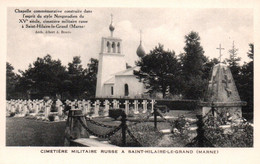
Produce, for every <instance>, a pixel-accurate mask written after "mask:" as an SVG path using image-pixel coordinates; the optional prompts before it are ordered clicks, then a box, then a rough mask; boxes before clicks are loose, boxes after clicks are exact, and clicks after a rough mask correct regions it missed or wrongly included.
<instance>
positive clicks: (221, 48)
mask: <svg viewBox="0 0 260 164" xmlns="http://www.w3.org/2000/svg"><path fill="white" fill-rule="evenodd" d="M217 49H219V62H220V63H221V56H222V54H221V50H224V48H221V44H219V48H217Z"/></svg>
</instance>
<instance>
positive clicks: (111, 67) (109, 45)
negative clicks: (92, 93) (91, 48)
mask: <svg viewBox="0 0 260 164" xmlns="http://www.w3.org/2000/svg"><path fill="white" fill-rule="evenodd" d="M109 30H110V36H109V37H102V39H101V52H100V53H99V63H98V73H97V85H96V97H105V96H106V95H105V91H104V84H105V82H106V81H108V80H110V79H111V78H113V77H114V76H113V74H115V73H117V72H120V71H123V70H125V69H126V62H125V58H124V57H125V55H124V54H123V53H122V39H120V38H116V37H114V36H113V32H114V30H115V27H114V25H113V15H112V14H111V23H110V25H109Z"/></svg>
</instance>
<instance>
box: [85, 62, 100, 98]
mask: <svg viewBox="0 0 260 164" xmlns="http://www.w3.org/2000/svg"><path fill="white" fill-rule="evenodd" d="M97 71H98V60H97V59H94V58H91V59H90V63H88V68H87V69H86V70H85V72H86V77H85V82H86V92H87V93H86V94H87V96H89V97H94V96H95V92H96V83H97Z"/></svg>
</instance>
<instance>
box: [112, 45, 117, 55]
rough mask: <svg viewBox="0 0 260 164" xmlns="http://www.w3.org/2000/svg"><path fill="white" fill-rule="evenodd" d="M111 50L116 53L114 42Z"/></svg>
mask: <svg viewBox="0 0 260 164" xmlns="http://www.w3.org/2000/svg"><path fill="white" fill-rule="evenodd" d="M112 49H113V53H116V44H115V42H113V43H112Z"/></svg>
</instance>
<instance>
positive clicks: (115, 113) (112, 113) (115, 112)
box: [108, 109, 124, 120]
mask: <svg viewBox="0 0 260 164" xmlns="http://www.w3.org/2000/svg"><path fill="white" fill-rule="evenodd" d="M108 112H109V113H108V115H109V117H111V118H113V119H115V120H116V119H117V118H118V117H120V116H121V115H122V114H123V112H124V111H123V110H122V109H109V111H108Z"/></svg>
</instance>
